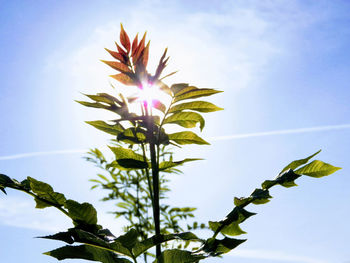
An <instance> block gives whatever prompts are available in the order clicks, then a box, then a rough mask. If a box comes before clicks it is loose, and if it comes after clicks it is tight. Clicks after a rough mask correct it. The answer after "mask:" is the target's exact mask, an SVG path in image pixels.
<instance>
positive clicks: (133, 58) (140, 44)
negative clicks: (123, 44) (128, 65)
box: [132, 32, 147, 63]
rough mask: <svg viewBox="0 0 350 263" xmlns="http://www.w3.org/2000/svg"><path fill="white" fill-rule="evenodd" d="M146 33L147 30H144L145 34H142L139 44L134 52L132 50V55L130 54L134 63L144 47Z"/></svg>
mask: <svg viewBox="0 0 350 263" xmlns="http://www.w3.org/2000/svg"><path fill="white" fill-rule="evenodd" d="M146 34H147V32H145V34H144V35H143V37H142V39H141V41H140V43H139V45H138V46H137V48H136V50H135V52H134V55H133V56H132V61H133V63H136V62H137V60H138V59H139V58H140V56H141V53H142V51H143V50H144V48H145V39H146Z"/></svg>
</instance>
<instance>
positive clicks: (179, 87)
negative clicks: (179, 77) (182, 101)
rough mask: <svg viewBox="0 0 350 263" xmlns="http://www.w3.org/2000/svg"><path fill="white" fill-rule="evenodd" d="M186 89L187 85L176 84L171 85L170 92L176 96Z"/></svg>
mask: <svg viewBox="0 0 350 263" xmlns="http://www.w3.org/2000/svg"><path fill="white" fill-rule="evenodd" d="M187 87H188V83H177V84H173V85H171V86H170V90H171V91H172V92H173V93H174V94H176V93H178V92H180V91H181V90H183V89H184V88H187Z"/></svg>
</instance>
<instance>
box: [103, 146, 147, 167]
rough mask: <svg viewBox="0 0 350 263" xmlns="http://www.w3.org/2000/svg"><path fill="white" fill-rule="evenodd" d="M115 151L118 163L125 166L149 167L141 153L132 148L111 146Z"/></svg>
mask: <svg viewBox="0 0 350 263" xmlns="http://www.w3.org/2000/svg"><path fill="white" fill-rule="evenodd" d="M109 148H110V149H111V150H112V152H113V153H114V155H115V157H116V160H117V162H118V164H119V165H120V166H122V167H125V168H135V169H143V168H147V167H148V163H147V162H145V161H144V157H143V155H141V154H138V153H135V152H134V151H133V150H131V149H125V148H123V147H109Z"/></svg>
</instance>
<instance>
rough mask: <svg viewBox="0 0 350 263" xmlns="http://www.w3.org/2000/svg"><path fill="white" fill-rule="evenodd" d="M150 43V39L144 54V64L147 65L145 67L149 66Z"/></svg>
mask: <svg viewBox="0 0 350 263" xmlns="http://www.w3.org/2000/svg"><path fill="white" fill-rule="evenodd" d="M149 44H150V41H148V43H147V46H146V47H145V49H144V52H143V56H142V64H143V65H144V66H145V68H146V67H147V63H148V55H149Z"/></svg>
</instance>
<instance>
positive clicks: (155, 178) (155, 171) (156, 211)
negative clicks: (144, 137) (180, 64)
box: [144, 104, 162, 258]
mask: <svg viewBox="0 0 350 263" xmlns="http://www.w3.org/2000/svg"><path fill="white" fill-rule="evenodd" d="M147 106H148V105H147V104H146V105H145V107H144V108H145V113H146V117H147V126H148V127H147V128H148V129H147V132H148V139H149V147H150V153H151V167H152V183H153V197H154V206H153V219H154V228H155V234H156V237H158V236H160V206H159V167H158V165H157V154H156V148H155V136H154V123H153V118H152V114H151V115H150V114H149V112H148V109H147ZM161 253H162V251H161V244H157V245H156V258H158V257H159V256H160V255H161Z"/></svg>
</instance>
